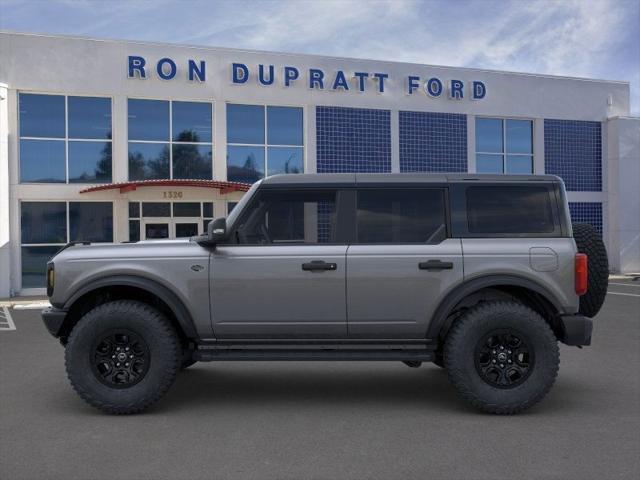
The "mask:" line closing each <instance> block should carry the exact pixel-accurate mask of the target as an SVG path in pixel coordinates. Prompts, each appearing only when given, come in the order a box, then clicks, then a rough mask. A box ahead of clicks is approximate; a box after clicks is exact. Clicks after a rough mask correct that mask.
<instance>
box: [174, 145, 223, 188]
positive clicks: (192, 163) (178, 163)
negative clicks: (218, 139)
mask: <svg viewBox="0 0 640 480" xmlns="http://www.w3.org/2000/svg"><path fill="white" fill-rule="evenodd" d="M172 149H173V178H188V179H192V178H197V179H204V180H211V179H212V178H213V157H212V154H211V146H210V145H193V144H191V145H190V144H182V143H181V144H173V146H172Z"/></svg>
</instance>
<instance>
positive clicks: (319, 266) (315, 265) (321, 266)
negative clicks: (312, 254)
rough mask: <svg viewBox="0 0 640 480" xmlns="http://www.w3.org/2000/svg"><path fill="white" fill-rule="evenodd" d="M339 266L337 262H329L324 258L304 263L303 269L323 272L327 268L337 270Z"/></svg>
mask: <svg viewBox="0 0 640 480" xmlns="http://www.w3.org/2000/svg"><path fill="white" fill-rule="evenodd" d="M337 268H338V264H337V263H327V262H325V261H324V260H313V261H312V262H309V263H303V264H302V270H306V271H308V272H322V271H325V270H336V269H337Z"/></svg>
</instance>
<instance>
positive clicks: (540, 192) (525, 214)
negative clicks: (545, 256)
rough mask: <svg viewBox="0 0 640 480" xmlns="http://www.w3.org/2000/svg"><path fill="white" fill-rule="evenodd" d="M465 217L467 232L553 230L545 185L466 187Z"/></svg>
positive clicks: (535, 231)
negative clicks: (467, 224)
mask: <svg viewBox="0 0 640 480" xmlns="http://www.w3.org/2000/svg"><path fill="white" fill-rule="evenodd" d="M467 216H468V222H469V232H471V233H550V232H553V231H554V223H553V216H552V211H551V202H550V200H549V192H548V191H547V189H546V188H545V187H524V186H523V187H515V186H513V187H512V186H509V187H508V186H501V185H494V186H486V187H469V188H467Z"/></svg>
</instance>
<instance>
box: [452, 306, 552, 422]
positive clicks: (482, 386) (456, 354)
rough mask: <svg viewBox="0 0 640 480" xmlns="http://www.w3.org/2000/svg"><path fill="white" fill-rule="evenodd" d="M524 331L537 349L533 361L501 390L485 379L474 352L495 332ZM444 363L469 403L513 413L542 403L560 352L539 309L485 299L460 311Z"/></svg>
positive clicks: (494, 411)
mask: <svg viewBox="0 0 640 480" xmlns="http://www.w3.org/2000/svg"><path fill="white" fill-rule="evenodd" d="M501 329H502V330H505V329H506V330H508V331H514V332H517V333H518V334H520V335H521V336H522V337H523V338H524V339H525V340H526V342H527V343H528V344H529V346H530V347H532V349H533V363H532V366H531V368H530V371H529V373H528V376H526V377H523V380H522V383H519V384H516V385H515V386H510V387H507V388H500V387H497V386H494V385H491V384H490V383H488V382H487V381H485V379H483V378H482V376H481V374H480V372H479V369H478V368H477V362H476V352H477V348H478V345H479V344H482V341H483V339H484V338H485V336H486V335H488V334H490V333H491V332H493V331H496V330H501ZM444 362H445V368H446V370H447V375H448V377H449V380H450V382H451V383H452V384H453V386H454V387H455V388H456V389H457V390H458V392H459V393H460V395H461V396H462V397H463V398H464V399H465V400H466V401H468V402H469V403H471V405H473V406H474V407H476V408H479V409H480V410H483V411H485V412H488V413H494V414H502V415H509V414H515V413H519V412H522V411H524V410H526V409H528V408H529V407H531V406H533V405H534V404H536V403H537V402H539V401H540V400H541V399H542V398H543V397H544V396H545V395H546V394H547V393H548V392H549V390H550V389H551V387H552V386H553V383H554V382H555V379H556V376H557V374H558V367H559V364H560V352H559V349H558V342H557V339H556V337H555V335H554V334H553V331H552V330H551V328H549V325H548V324H547V323H546V322H545V320H544V319H543V318H542V317H541V316H540V315H539V314H538V313H536V312H535V311H533V310H531V309H530V308H528V307H526V306H524V305H522V304H520V303H517V302H506V301H495V302H486V303H482V304H480V305H477V306H475V307H473V308H471V309H470V310H468V311H467V312H466V313H465V314H464V315H462V316H461V317H460V318H459V319H458V320H457V321H456V322H455V323H454V325H453V326H452V328H451V330H450V331H449V333H448V335H447V337H446V340H445V347H444Z"/></svg>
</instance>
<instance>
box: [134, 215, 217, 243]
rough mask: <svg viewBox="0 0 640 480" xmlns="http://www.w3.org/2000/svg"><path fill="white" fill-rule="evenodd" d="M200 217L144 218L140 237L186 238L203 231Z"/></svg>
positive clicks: (150, 238) (158, 238) (152, 238)
mask: <svg viewBox="0 0 640 480" xmlns="http://www.w3.org/2000/svg"><path fill="white" fill-rule="evenodd" d="M203 228H204V225H203V221H202V220H201V219H200V218H179V219H176V218H163V217H157V218H149V219H147V218H145V219H143V221H142V239H143V240H160V239H164V238H188V237H194V236H196V235H200V234H201V233H202V232H203Z"/></svg>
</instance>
